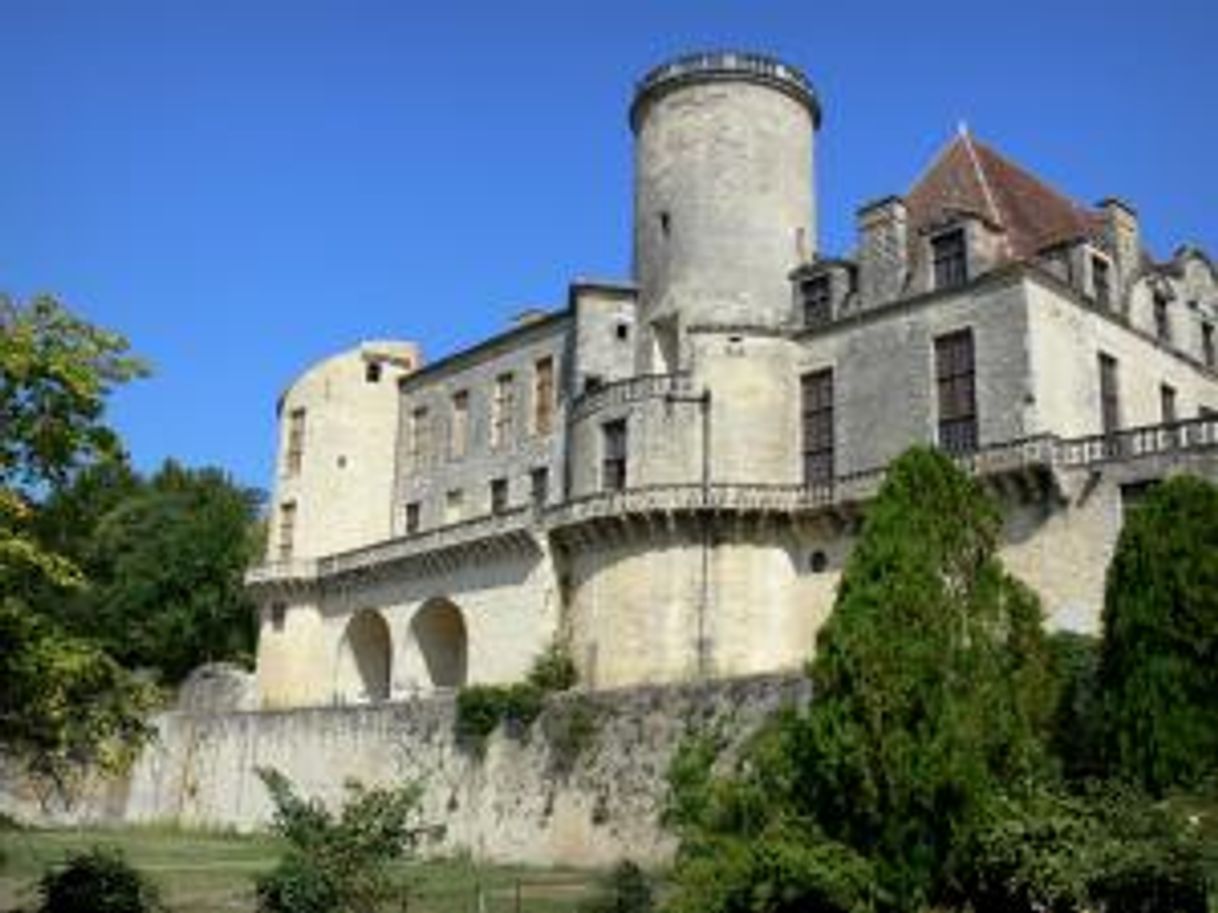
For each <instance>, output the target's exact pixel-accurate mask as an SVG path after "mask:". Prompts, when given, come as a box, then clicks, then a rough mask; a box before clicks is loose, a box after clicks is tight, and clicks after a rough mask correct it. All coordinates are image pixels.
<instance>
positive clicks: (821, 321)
mask: <svg viewBox="0 0 1218 913" xmlns="http://www.w3.org/2000/svg"><path fill="white" fill-rule="evenodd" d="M799 297H800V302H801V304H802V305H803V312H804V326H805V327H819V326H824V325H825V324H826V323H828V322H829V321H830V320H832V319H833V287H832V285H830V282H829V277H828V276H812V277H811V278H809V279H804V280H803V281H802V282H801V283H800V284H799Z"/></svg>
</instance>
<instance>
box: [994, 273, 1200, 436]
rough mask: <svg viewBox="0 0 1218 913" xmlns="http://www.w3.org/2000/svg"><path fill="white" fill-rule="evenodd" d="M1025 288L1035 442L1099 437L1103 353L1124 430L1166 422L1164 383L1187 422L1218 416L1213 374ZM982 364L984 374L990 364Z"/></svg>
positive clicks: (1039, 289)
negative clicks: (1110, 361)
mask: <svg viewBox="0 0 1218 913" xmlns="http://www.w3.org/2000/svg"><path fill="white" fill-rule="evenodd" d="M1026 287H1027V293H1028V335H1029V339H1030V352H1031V370H1030V382H1031V385H1032V395H1033V398H1034V401H1035V404H1034V407H1033V408H1032V409H1030V410H1029V416H1028V426H1027V427H1028V433H1029V434H1036V433H1042V432H1051V433H1054V434H1057V435H1059V436H1062V437H1075V436H1081V435H1087V434H1098V433H1100V431H1101V427H1100V378H1099V363H1098V359H1099V353H1100V352H1105V353H1107V354H1109V355H1112V356H1114V357H1115V358H1116V359H1117V362H1118V378H1119V379H1118V386H1119V389H1120V406H1121V425H1122V427H1126V428H1129V427H1136V426H1138V425H1153V424H1157V423H1158V422H1160V421H1162V411H1161V401H1160V387H1161V386H1162V385H1163V384H1165V383H1166V384H1169V385H1171V386H1172V387H1174V388H1175V389H1176V411H1177V415H1178V416H1179V418H1181V419H1184V418H1192V417H1194V416H1196V415H1197V413H1198V410H1199V408H1200V407H1201V406H1203V405H1205V406H1210V407H1211V408H1218V378H1216V377H1215V376H1214V375H1213V374H1212V373H1209V372H1206V371H1204V370H1201V369H1199V367H1198V366H1197V365H1196V364H1195V363H1194V362H1192V361H1189V360H1186V359H1184V358H1182V357H1180V356H1179V355H1178V354H1176V353H1175V352H1173V351H1172V350H1170V349H1168V348H1165V347H1164V346H1162V345H1160V344H1159V343H1157V342H1156V341H1155V340H1154V339H1153V338H1152V337H1151V336H1149V335H1146V334H1143V333H1137V332H1131V331H1130V329H1129V328H1128V327H1126V326H1125V325H1123V324H1122V323H1120V322H1118V321H1117V320H1115V319H1113V318H1111V317H1109V316H1107V315H1105V314H1103V313H1101V312H1098V311H1095V310H1093V309H1089V308H1086V307H1083V306H1080V304H1079V303H1078V302H1077V301H1076V300H1075V299H1074V298H1072V297H1071V296H1069V295H1068V294H1066V293H1064V292H1062V291H1060V290H1057V289H1053V288H1050V287H1049V286H1048V285H1047V284H1046V283H1044V282H1042V281H1039V280H1038V279H1036V278H1029V279H1028V280H1027V283H1026ZM978 362H979V364H980V365H981V366H982V369H984V366H985V362H984V360H982V359H978Z"/></svg>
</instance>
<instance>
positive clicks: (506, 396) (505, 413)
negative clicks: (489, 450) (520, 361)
mask: <svg viewBox="0 0 1218 913" xmlns="http://www.w3.org/2000/svg"><path fill="white" fill-rule="evenodd" d="M515 411H516V378H515V377H514V376H513V375H511V374H500V375H499V376H498V377H496V378H495V395H494V398H493V399H492V401H491V447H505V446H507V444H508V443H509V442H510V441H511V439H512V417H513V414H514V413H515Z"/></svg>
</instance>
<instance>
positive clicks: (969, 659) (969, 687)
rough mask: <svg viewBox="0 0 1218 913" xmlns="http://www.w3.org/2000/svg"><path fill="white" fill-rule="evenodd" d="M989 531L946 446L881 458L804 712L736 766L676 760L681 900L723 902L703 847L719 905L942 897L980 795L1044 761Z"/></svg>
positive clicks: (1029, 637) (986, 508)
mask: <svg viewBox="0 0 1218 913" xmlns="http://www.w3.org/2000/svg"><path fill="white" fill-rule="evenodd" d="M999 529H1000V516H999V514H998V511H997V508H996V506H995V505H994V504H993V503H992V502H991V501H990V499H988V498H987V497H986V496H985V495H984V493H983V492H982V491H981V490H980V488H979V487H978V485H977V483H976V482H974V481H973V480H971V479H970V478H968V477H967V476H965V475H964V474H963V473H961V472H960V471H959V470H958V469H956V468H955V466H954V465H953V464H952V463H951V462H950V461H949V460H948V459H947V458H946V457H944V456H942V455H941V454H939V453H937V452H934V451H930V450H926V449H914V450H911V451H910V452H908V453H906V454H905V455H904V456H902V457H901V458H900V459H899V460H897V461H896V462H895V463H893V464H892V466H891V467H890V468H889V472H888V477H887V479H886V481H885V483H884V485H883V487H882V489H881V491H880V493H879V495H878V497H877V498H876V500H875V501H874V502H873V503H872V505H871V506H870V508H869V510H868V513H867V518H866V523H865V525H864V528H863V532H862V536H861V538H860V539H859V541H858V543H857V545H856V546H855V549H854V552H853V553H852V555H851V558H850V560H849V563H848V564H847V566H846V569H845V573H844V575H843V578H842V582H841V584H840V586H839V591H838V598H837V603H836V605H835V608H834V612H833V614H832V615H831V617H830V619H829V621H828V622H827V623H826V625H825V626H824V628H823V629H822V630H821V633H820V635H819V637H818V640H817V651H816V657H815V660H814V661H813V663H812V664H811V666H810V669H809V672H810V676H811V678H812V682H813V694H814V695H815V699H814V700H813V701H812V703H811V704H810V706H809V707H808V709H807V710H805V711H802V712H798V713H797V712H787V713H785V714H782V715H780V716H779V717H778V718H777V719H776V720H775V721H774V722H773V723H772V724H771V725H770V726H768V727H767V728H766V729H764V730H763V731H762V733H760V734H759V735H758V736H757V737H756V738H755V739H754V740H753V742H752V743H751V745H750V746H749V747H748V748H747V749H746V751H745V752H744V753H743V755H742V758H741V760H740V762H739V764H738V767H737V770H736V771H735V773H734V774H733V775H732V776H729V777H726V778H724V777H715V776H713V775H712V774H710V773H709V772H705V771H704V772H702V773H699V771H698V769H697V767H698V764H699V763H702V764H703V765H705V760H706V756H707V754H708V752H706V751H702V752H700V757H699V752H698V751H692V752H690V753H689V754H688V755H686V756H683V757H682V756H679V757H678V763H677V765H675V766H674V772H675V773H678V774H679V779H680V781H682V782H683V783H684V792H685V795H684V796H681V795H679V794H678V796H677V799H676V803H675V805H674V806H670V815H669V818H670V820H673V819H674V818H675V820H677V821H678V822H681V823H683V828H682V829H681V830H680V831H679V832H680V833H681V837H682V844H681V852H680V859H681V861H680V862H679V863H678V869H677V872H678V881H679V883H680V885H681V892H680V893H681V896H683V897H687V896H689V897H692V896H698V897H699V898H700V899H699V903H702V904H705V905H710V906H712V907H714V906H715V905H716V903H718V902H719V901H716V899H715V898H714V897H708V896H706V891H707V890H708V889H707V886H706V885H707V882H706V881H705V880H704V879H706V878H709V875H708V874H707V867H708V866H710V865H711V860H712V859H713V858H714V857H715V856H717V855H720V856H722V858H724V859H728V860H731V863H732V864H731V865H730V866H726V867H725V871H730V872H733V873H735V876H734V877H737V878H739V879H740V882H739V884H738V885H737V886H736V887H731V885H730V884H729V882H730V879H729V880H728V881H725V882H723V884H724V887H725V890H726V889H727V888H729V887H731V893H730V896H731V897H734V898H736V899H735V900H732V901H730V903H729V901H727V900H726V899H724V900H723V901H722V902H723V903H725V904H728V905H727V906H725V907H723V908H724V909H732V910H735V909H740V910H744V909H750V910H755V911H770V910H783V909H793V908H794V907H793V906H791V901H790V898H791V897H796V896H798V897H800V898H802V899H801V900H800V903H803V904H805V906H807V907H808V908H810V909H826V910H830V909H833V910H836V909H842V910H864V909H868V908H869V907H870V905H871V904H873V903H875V904H877V905H878V906H880V907H881V908H885V909H896V910H916V909H919V908H920V907H921V906H922V905H923V904H925V903H926V902H928V901H930V900H933V899H936V898H938V897H941V896H945V895H946V894H947V892H948V890H949V888H950V886H951V883H952V878H953V872H954V870H955V867H956V866H957V864H958V861H959V860H958V853H959V852H960V850H961V847H963V846H964V845H965V843H966V841H967V840H968V838H969V836H970V835H971V834H972V833H973V832H974V831H975V829H976V828H977V827H978V826H979V825H980V823H981V822H982V821H983V820H984V810H985V808H986V807H987V804H988V801H989V799H990V797H991V796H992V795H994V794H996V793H1000V792H1002V791H1004V790H1012V789H1013V790H1016V791H1019V790H1022V789H1027V788H1030V786H1031V785H1032V784H1034V783H1035V782H1037V780H1038V779H1039V778H1040V777H1042V776H1044V775H1045V773H1046V771H1047V770H1048V764H1047V760H1046V756H1045V752H1044V750H1043V737H1044V734H1045V732H1046V731H1047V729H1048V725H1049V720H1050V716H1051V710H1052V705H1053V698H1054V696H1055V689H1054V687H1053V684H1052V680H1051V676H1050V672H1049V663H1048V651H1047V648H1046V645H1045V641H1044V637H1043V634H1042V632H1041V618H1040V611H1039V605H1038V603H1037V600H1036V598H1035V597H1034V596H1033V595H1032V594H1031V593H1030V592H1029V591H1028V590H1027V589H1026V588H1025V587H1023V586H1022V585H1021V584H1019V583H1018V582H1017V581H1015V580H1014V579H1013V578H1012V577H1010V576H1009V575H1008V574H1006V573H1005V571H1004V570H1003V569H1002V567H1001V565H1000V563H999V562H998V561H997V559H996V558H995V549H996V547H997V538H998V533H999ZM708 848H709V849H708ZM699 859H703V860H706V865H705V866H702V865H699V864H698V863H697V860H699ZM725 877H726V876H725ZM759 877H760V878H763V881H764V883H765V884H767V885H769V886H770V887H767V888H765V890H764V892H763V893H762V894H760V895H758V894H757V893H756V889H757V884H756V883H754V881H753V880H754V879H755V878H759ZM870 884H874V889H872V888H870V887H868V888H866V889H864V886H867V885H870ZM750 885H752V887H750ZM831 889H832V890H831ZM801 892H803V893H801Z"/></svg>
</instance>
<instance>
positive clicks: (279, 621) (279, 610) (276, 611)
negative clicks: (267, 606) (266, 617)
mask: <svg viewBox="0 0 1218 913" xmlns="http://www.w3.org/2000/svg"><path fill="white" fill-rule="evenodd" d="M287 614H288V607H287V606H286V605H284V604H283V603H282V602H275V603H271V629H272V630H274V631H282V630H283V623H284V620H285V619H286V617H287Z"/></svg>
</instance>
